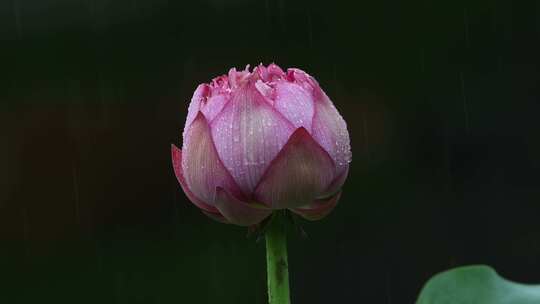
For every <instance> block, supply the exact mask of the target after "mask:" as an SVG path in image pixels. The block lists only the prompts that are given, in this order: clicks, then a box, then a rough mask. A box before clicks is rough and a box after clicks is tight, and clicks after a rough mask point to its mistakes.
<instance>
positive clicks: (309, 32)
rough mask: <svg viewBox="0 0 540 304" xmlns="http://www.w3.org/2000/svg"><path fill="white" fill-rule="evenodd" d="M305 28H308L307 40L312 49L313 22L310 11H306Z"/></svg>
mask: <svg viewBox="0 0 540 304" xmlns="http://www.w3.org/2000/svg"><path fill="white" fill-rule="evenodd" d="M307 27H308V39H309V47H310V48H312V47H313V22H312V21H311V11H310V10H309V8H308V10H307Z"/></svg>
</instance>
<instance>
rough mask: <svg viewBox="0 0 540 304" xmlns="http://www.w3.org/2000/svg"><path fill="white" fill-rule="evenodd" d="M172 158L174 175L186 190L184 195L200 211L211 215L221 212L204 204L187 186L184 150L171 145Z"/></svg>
mask: <svg viewBox="0 0 540 304" xmlns="http://www.w3.org/2000/svg"><path fill="white" fill-rule="evenodd" d="M171 156H172V163H173V168H174V175H176V179H177V180H178V182H179V183H180V186H181V187H182V190H184V193H185V194H186V196H187V197H188V199H189V200H190V201H191V202H192V203H193V204H194V205H195V206H197V207H199V208H200V209H202V210H204V211H206V212H209V213H216V212H219V211H218V210H217V209H216V208H215V207H214V206H210V205H209V204H207V203H205V202H203V201H202V200H201V199H199V198H198V197H197V196H195V194H193V192H191V190H189V187H188V185H187V184H186V180H185V179H184V175H183V174H182V150H180V149H178V148H177V147H176V146H175V145H171Z"/></svg>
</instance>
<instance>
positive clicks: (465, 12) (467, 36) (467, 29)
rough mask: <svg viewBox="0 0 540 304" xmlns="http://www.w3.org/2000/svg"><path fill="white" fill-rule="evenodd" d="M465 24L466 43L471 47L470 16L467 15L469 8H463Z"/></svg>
mask: <svg viewBox="0 0 540 304" xmlns="http://www.w3.org/2000/svg"><path fill="white" fill-rule="evenodd" d="M463 25H464V27H465V43H466V44H467V47H469V17H468V16H467V8H466V7H465V8H463Z"/></svg>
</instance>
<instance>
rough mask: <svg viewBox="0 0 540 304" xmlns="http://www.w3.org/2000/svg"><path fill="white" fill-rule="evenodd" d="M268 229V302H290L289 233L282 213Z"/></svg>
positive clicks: (272, 220) (277, 303)
mask: <svg viewBox="0 0 540 304" xmlns="http://www.w3.org/2000/svg"><path fill="white" fill-rule="evenodd" d="M269 225H270V226H269V227H268V230H267V231H266V270H267V278H268V303H270V304H290V303H291V299H290V297H289V264H288V262H287V235H286V229H285V223H284V221H283V218H282V216H281V214H275V215H274V217H273V218H272V219H271V222H270V223H269Z"/></svg>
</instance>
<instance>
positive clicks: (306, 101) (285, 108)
mask: <svg viewBox="0 0 540 304" xmlns="http://www.w3.org/2000/svg"><path fill="white" fill-rule="evenodd" d="M274 94H275V96H274V98H275V100H274V108H275V109H276V110H278V111H279V112H280V113H281V114H283V116H285V117H286V118H287V119H288V120H289V121H290V122H291V123H292V124H293V125H294V127H295V128H300V127H304V128H306V130H308V132H311V121H312V118H313V97H312V95H311V93H310V92H308V91H307V90H306V89H305V88H303V87H302V86H300V85H298V84H296V83H294V82H288V81H286V80H283V81H279V82H277V83H276V85H275V93H274Z"/></svg>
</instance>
